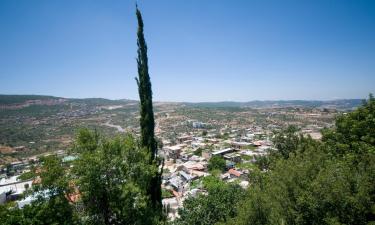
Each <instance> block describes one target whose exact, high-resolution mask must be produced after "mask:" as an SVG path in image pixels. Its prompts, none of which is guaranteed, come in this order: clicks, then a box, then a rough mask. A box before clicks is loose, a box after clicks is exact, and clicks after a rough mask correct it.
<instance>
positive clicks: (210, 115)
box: [0, 100, 339, 220]
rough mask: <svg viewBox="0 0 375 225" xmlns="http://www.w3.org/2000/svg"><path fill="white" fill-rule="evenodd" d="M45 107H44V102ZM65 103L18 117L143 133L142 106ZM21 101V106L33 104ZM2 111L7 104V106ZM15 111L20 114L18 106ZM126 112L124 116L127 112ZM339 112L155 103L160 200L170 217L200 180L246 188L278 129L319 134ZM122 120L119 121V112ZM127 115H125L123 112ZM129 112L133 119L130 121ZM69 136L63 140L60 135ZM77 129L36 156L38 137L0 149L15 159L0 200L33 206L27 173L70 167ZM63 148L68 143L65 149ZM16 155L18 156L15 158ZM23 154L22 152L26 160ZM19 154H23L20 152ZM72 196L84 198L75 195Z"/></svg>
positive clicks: (5, 168)
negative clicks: (56, 161) (49, 162)
mask: <svg viewBox="0 0 375 225" xmlns="http://www.w3.org/2000/svg"><path fill="white" fill-rule="evenodd" d="M44 103H45V104H47V105H43V104H44ZM68 103H69V101H67V100H54V101H48V100H45V101H42V102H37V103H35V104H37V105H38V106H37V107H51V106H52V107H53V105H58V106H63V108H62V109H60V110H58V111H55V112H49V114H48V115H46V114H45V110H46V108H42V109H41V111H39V112H37V113H35V114H33V116H28V115H27V114H26V115H23V116H22V117H16V119H17V120H19V121H20V123H22V125H23V126H25V125H27V124H30V125H32V126H34V127H35V128H38V127H43V125H45V124H49V123H51V122H52V124H56V123H61V124H67V123H68V124H70V123H75V122H76V121H81V124H83V125H85V124H86V126H87V125H90V124H94V122H96V123H95V124H96V125H99V126H102V127H106V129H107V130H108V131H109V133H107V134H111V135H112V134H117V135H122V134H123V133H124V132H133V133H135V134H136V135H138V133H139V127H138V126H137V125H136V124H137V118H136V117H135V118H134V117H131V116H134V115H135V114H136V113H137V109H136V107H137V104H134V103H125V104H105V105H100V104H83V105H82V103H69V105H65V106H64V104H68ZM32 104H34V103H32ZM32 104H31V103H30V102H29V103H27V105H23V106H22V107H21V105H22V104H17V107H16V108H6V110H20V107H21V110H22V109H23V108H27V107H30V106H31V105H32ZM3 110H5V107H3ZM13 112H16V111H13ZM124 113H126V114H124ZM337 113H339V111H337V110H335V109H332V108H330V109H327V108H310V107H301V106H293V107H291V106H288V107H271V108H231V107H229V108H202V107H192V106H186V105H183V104H169V103H156V113H155V116H156V127H155V132H156V136H157V137H158V140H159V141H158V143H159V156H160V157H162V158H163V159H164V167H163V168H164V172H163V176H162V191H163V204H164V206H165V207H167V208H168V216H169V218H170V219H171V220H173V219H175V218H176V217H178V208H179V207H182V205H183V202H184V200H185V199H186V198H187V197H189V196H195V195H197V194H199V193H205V189H204V188H203V185H202V178H203V177H206V176H208V175H211V174H213V173H214V174H215V175H217V176H219V177H220V179H222V180H223V181H225V182H236V183H238V184H239V185H240V186H241V187H242V188H244V189H246V188H247V187H248V186H249V181H248V179H249V178H248V177H249V174H251V172H252V169H253V168H254V166H255V165H254V163H256V161H257V158H258V157H260V156H263V155H266V154H268V152H269V151H272V150H274V146H273V143H272V138H273V135H274V131H277V130H280V129H282V128H285V127H286V126H287V125H295V126H296V127H298V128H299V132H300V133H301V134H302V135H305V136H306V135H310V136H311V137H312V138H313V139H319V138H320V137H321V136H320V130H321V129H323V128H325V127H330V126H332V121H333V119H334V117H335V115H336V114H337ZM121 116H122V117H123V119H122V120H119V118H120V117H121ZM124 116H125V117H124ZM126 116H128V117H130V118H129V120H128V119H127V118H126ZM13 119H14V115H12V116H9V117H8V118H7V117H4V118H3V119H2V121H3V123H4V121H5V122H9V120H13ZM63 138H64V139H63ZM73 138H74V134H72V133H65V134H64V135H63V136H62V137H60V139H59V141H60V143H63V145H61V144H60V145H58V146H59V147H58V148H57V149H50V150H48V151H46V152H42V153H41V154H37V155H28V154H25V153H27V152H28V151H30V149H32V148H35V147H34V146H35V145H36V146H38V144H37V143H38V142H43V140H41V139H38V138H36V139H28V140H27V143H26V144H25V145H20V146H14V147H10V146H9V145H2V146H0V152H1V154H2V155H3V156H4V158H2V160H4V159H7V157H10V158H11V157H12V156H13V157H14V156H16V157H17V158H18V160H10V161H8V163H4V162H3V165H2V166H1V167H0V168H1V175H0V176H1V181H0V196H1V198H0V203H1V204H3V203H5V202H9V201H14V202H15V203H16V204H17V205H18V207H23V206H24V205H26V204H29V203H30V202H31V201H32V200H33V199H34V198H35V196H34V197H33V196H28V197H27V198H23V196H24V194H25V193H26V192H27V190H28V189H29V188H31V187H32V186H33V185H35V184H38V183H39V182H40V180H39V178H37V179H31V178H28V175H27V174H28V173H30V171H31V170H33V171H35V169H36V168H38V167H39V158H40V157H41V156H46V155H50V154H56V155H57V156H59V157H61V158H62V160H63V162H64V163H66V164H68V165H69V164H70V163H71V162H72V161H74V160H75V158H76V157H75V156H74V155H69V151H68V150H69V146H71V144H72V143H73ZM64 146H65V147H64ZM17 155H19V156H17ZM22 155H24V157H22ZM20 156H21V157H20ZM213 157H215V158H221V159H222V160H223V161H224V162H225V165H224V167H223V168H222V169H219V170H217V169H216V170H211V169H210V168H209V164H210V160H211V159H212V158H213ZM73 199H74V200H77V201H78V199H79V193H76V196H74V198H73Z"/></svg>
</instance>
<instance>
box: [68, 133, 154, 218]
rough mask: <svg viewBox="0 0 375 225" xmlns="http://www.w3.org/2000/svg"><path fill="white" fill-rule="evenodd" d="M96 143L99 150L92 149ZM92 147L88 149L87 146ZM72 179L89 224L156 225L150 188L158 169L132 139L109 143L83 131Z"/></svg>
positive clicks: (80, 134)
mask: <svg viewBox="0 0 375 225" xmlns="http://www.w3.org/2000/svg"><path fill="white" fill-rule="evenodd" d="M93 142H96V143H97V145H96V148H95V149H93V148H89V146H91V143H93ZM87 145H89V146H87ZM75 152H77V153H79V157H78V159H77V160H76V161H75V162H74V168H73V177H76V184H77V186H78V187H79V190H80V192H81V196H82V203H83V206H84V210H83V215H81V216H82V218H86V219H85V221H84V222H85V223H87V224H105V225H109V224H153V223H155V220H156V219H157V217H158V216H159V215H158V214H157V213H155V212H154V210H153V208H151V207H150V204H149V201H150V199H149V198H150V197H149V195H148V194H147V190H148V189H147V187H148V185H150V184H149V181H150V179H151V178H152V177H154V176H155V174H157V168H155V167H154V166H153V165H150V164H149V162H148V161H147V160H145V159H147V158H148V157H150V156H149V152H148V151H147V150H146V149H144V148H140V147H138V143H137V141H136V140H135V139H134V138H133V137H132V136H131V135H126V136H125V137H115V138H113V139H107V138H105V137H102V136H100V135H98V134H97V133H96V132H91V131H88V130H82V131H81V132H80V133H79V135H78V137H77V140H76V145H75ZM155 218H156V219H155Z"/></svg>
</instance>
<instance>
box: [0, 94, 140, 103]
mask: <svg viewBox="0 0 375 225" xmlns="http://www.w3.org/2000/svg"><path fill="white" fill-rule="evenodd" d="M48 100H64V102H68V103H77V104H87V105H113V104H124V103H129V102H137V101H135V100H128V99H121V100H110V99H105V98H61V97H55V96H47V95H0V105H20V104H25V103H29V102H31V103H33V102H36V101H41V102H42V103H43V102H44V101H48Z"/></svg>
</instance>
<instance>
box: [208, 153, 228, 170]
mask: <svg viewBox="0 0 375 225" xmlns="http://www.w3.org/2000/svg"><path fill="white" fill-rule="evenodd" d="M225 167H226V162H225V159H224V158H223V157H221V156H217V155H214V156H212V157H211V158H210V161H209V162H208V170H209V171H213V170H220V171H224V170H225Z"/></svg>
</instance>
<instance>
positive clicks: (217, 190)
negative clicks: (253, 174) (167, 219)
mask: <svg viewBox="0 0 375 225" xmlns="http://www.w3.org/2000/svg"><path fill="white" fill-rule="evenodd" d="M203 183H204V186H205V188H206V189H207V192H208V194H207V195H205V194H200V195H198V196H197V197H190V198H188V199H186V200H185V201H184V206H183V208H181V209H179V214H180V215H181V217H180V218H178V219H177V220H176V221H175V224H177V225H188V224H196V225H208V224H214V223H216V222H219V221H226V220H227V219H228V218H230V217H233V216H234V215H236V208H235V207H233V206H234V205H235V204H236V203H237V201H239V200H240V199H241V198H242V196H243V194H244V192H243V190H242V188H241V187H240V186H239V185H236V184H226V183H224V182H223V181H221V180H219V179H218V178H215V177H213V176H210V177H206V178H205V180H204V182H203Z"/></svg>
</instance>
